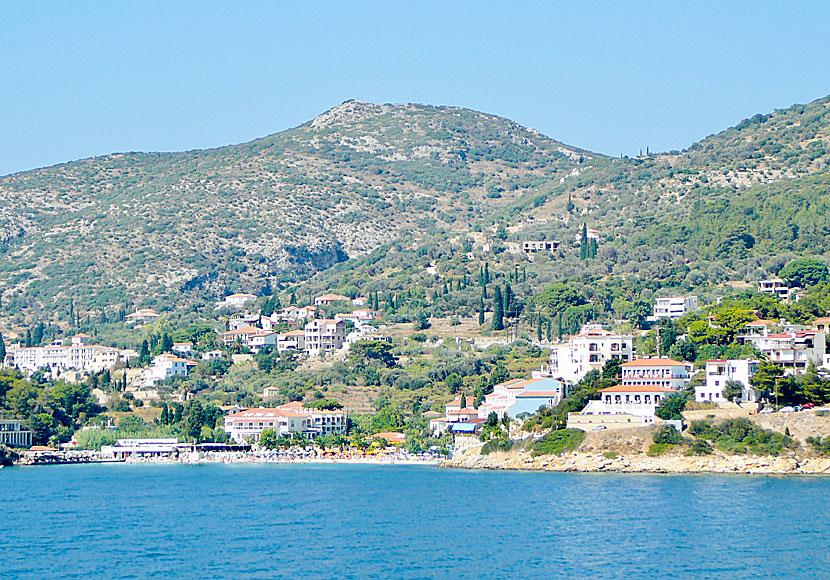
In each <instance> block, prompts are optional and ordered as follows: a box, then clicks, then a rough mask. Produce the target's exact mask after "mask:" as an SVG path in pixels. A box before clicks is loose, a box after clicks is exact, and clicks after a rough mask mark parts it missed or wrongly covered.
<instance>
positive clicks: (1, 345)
mask: <svg viewBox="0 0 830 580" xmlns="http://www.w3.org/2000/svg"><path fill="white" fill-rule="evenodd" d="M4 360H6V343H5V342H4V341H3V335H2V334H0V366H3V361H4Z"/></svg>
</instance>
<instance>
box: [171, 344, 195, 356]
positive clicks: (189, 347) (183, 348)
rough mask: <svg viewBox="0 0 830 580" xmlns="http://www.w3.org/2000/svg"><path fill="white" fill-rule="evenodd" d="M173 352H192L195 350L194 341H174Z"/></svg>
mask: <svg viewBox="0 0 830 580" xmlns="http://www.w3.org/2000/svg"><path fill="white" fill-rule="evenodd" d="M173 352H177V353H179V354H185V355H186V354H190V353H192V352H193V343H192V342H174V343H173Z"/></svg>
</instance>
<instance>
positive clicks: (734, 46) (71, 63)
mask: <svg viewBox="0 0 830 580" xmlns="http://www.w3.org/2000/svg"><path fill="white" fill-rule="evenodd" d="M827 22H830V3H826V2H791V3H774V2H745V3H741V2H726V3H724V2H709V3H707V2H694V3H680V2H636V3H629V2H568V3H554V2H525V3H520V2H484V1H478V2H461V1H453V2H446V1H445V2H359V1H354V2H290V3H289V2H285V3H277V2H261V3H260V2H245V3H241V2H240V3H236V2H233V3H231V2H221V3H220V2H210V1H205V0H203V1H201V2H192V3H187V2H175V3H171V2H150V1H146V2H129V3H128V2H100V3H97V2H83V1H79V2H64V3H58V2H52V3H46V2H4V3H3V4H2V5H0V175H4V174H8V173H12V172H16V171H22V170H26V169H31V168H35V167H41V166H45V165H51V164H55V163H60V162H64V161H69V160H73V159H79V158H83V157H89V156H93V155H102V154H106V153H111V152H115V151H178V150H186V149H194V148H206V147H216V146H220V145H225V144H229V143H238V142H243V141H248V140H250V139H254V138H256V137H260V136H263V135H267V134H270V133H275V132H277V131H280V130H283V129H286V128H289V127H292V126H296V125H299V124H301V123H303V122H305V121H307V120H310V119H312V118H313V117H315V116H316V115H318V114H319V113H321V112H323V111H325V110H327V109H329V108H331V107H333V106H335V105H337V104H339V103H341V102H342V101H344V100H347V99H351V98H354V99H361V100H367V101H372V102H395V103H397V102H422V103H430V104H436V105H456V106H461V107H468V108H471V109H476V110H481V111H485V112H488V113H493V114H497V115H501V116H504V117H508V118H510V119H513V120H515V121H517V122H519V123H521V124H523V125H526V126H529V127H533V128H535V129H538V130H539V131H541V132H543V133H545V134H546V135H549V136H550V137H553V138H555V139H559V140H561V141H564V142H566V143H568V144H571V145H575V146H578V147H583V148H586V149H590V150H593V151H599V152H601V153H606V154H610V155H619V154H621V153H623V154H636V153H637V152H638V151H639V150H640V149H645V148H646V147H647V146H648V147H650V148H651V150H652V151H664V150H669V149H682V148H685V147H687V146H688V145H690V144H691V143H692V142H694V141H696V140H699V139H701V138H703V137H705V136H706V135H709V134H711V133H715V132H718V131H720V130H722V129H725V128H726V127H728V126H730V125H733V124H735V123H737V122H738V121H740V120H741V119H743V118H746V117H749V116H751V115H753V114H755V113H758V112H769V111H770V110H772V109H775V108H783V107H788V106H790V105H791V104H793V103H804V102H809V101H811V100H814V99H817V98H820V97H822V96H825V95H827V94H830V59H828V58H827V55H828V54H830V34H828V33H827V31H826V24H827Z"/></svg>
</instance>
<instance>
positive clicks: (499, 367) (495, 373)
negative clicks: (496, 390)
mask: <svg viewBox="0 0 830 580" xmlns="http://www.w3.org/2000/svg"><path fill="white" fill-rule="evenodd" d="M509 380H510V371H508V370H507V367H506V366H504V363H502V362H498V363H497V364H496V366H495V367H493V370H492V371H490V385H500V384H501V383H505V382H507V381H509Z"/></svg>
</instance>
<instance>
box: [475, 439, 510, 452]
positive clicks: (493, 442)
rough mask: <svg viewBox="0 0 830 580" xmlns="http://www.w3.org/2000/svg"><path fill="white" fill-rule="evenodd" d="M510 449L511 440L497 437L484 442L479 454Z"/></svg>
mask: <svg viewBox="0 0 830 580" xmlns="http://www.w3.org/2000/svg"><path fill="white" fill-rule="evenodd" d="M511 449H513V441H512V440H510V439H504V438H501V437H497V438H495V439H490V441H488V442H487V443H485V444H484V447H482V448H481V454H482V455H487V454H489V453H493V452H494V451H510V450H511Z"/></svg>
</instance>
